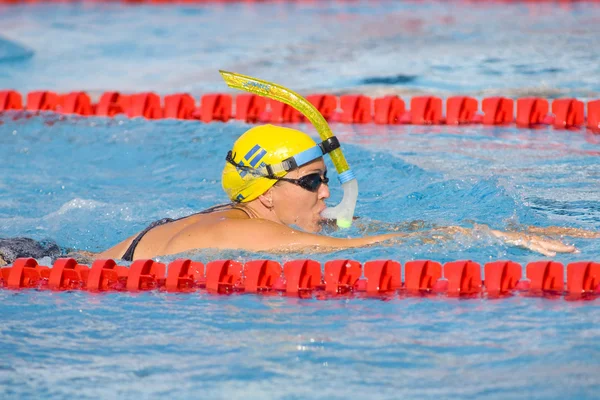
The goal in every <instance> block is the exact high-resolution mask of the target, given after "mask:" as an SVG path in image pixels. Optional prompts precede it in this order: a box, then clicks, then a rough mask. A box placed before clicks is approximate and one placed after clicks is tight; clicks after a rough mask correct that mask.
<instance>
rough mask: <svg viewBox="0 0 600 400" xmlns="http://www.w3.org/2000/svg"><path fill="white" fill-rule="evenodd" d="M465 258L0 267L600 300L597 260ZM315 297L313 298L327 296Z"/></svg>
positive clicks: (341, 289) (160, 281) (306, 289)
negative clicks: (522, 261) (403, 261)
mask: <svg viewBox="0 0 600 400" xmlns="http://www.w3.org/2000/svg"><path fill="white" fill-rule="evenodd" d="M483 271H484V278H485V279H482V274H481V272H482V269H481V266H480V264H478V263H476V262H474V261H471V260H461V261H451V262H447V263H445V264H444V265H442V264H440V263H438V262H436V261H431V260H415V261H408V262H407V263H406V265H405V266H404V276H405V280H404V282H402V264H400V263H399V262H397V261H394V260H374V261H367V262H365V263H364V265H363V264H361V263H360V262H358V261H355V260H331V261H327V262H326V263H325V265H324V274H323V273H322V270H321V264H320V263H319V262H317V261H314V260H308V259H307V260H292V261H288V262H286V263H285V264H284V265H283V267H282V266H281V264H280V263H278V262H277V261H273V260H252V261H248V262H246V263H244V264H242V263H240V262H238V261H234V260H217V261H211V262H209V263H208V264H206V268H205V266H204V264H203V263H201V262H198V261H192V260H189V259H178V260H175V261H173V262H171V263H170V264H169V265H168V266H166V265H165V264H163V263H160V262H156V261H153V260H136V261H135V262H133V263H132V264H131V265H130V266H129V267H125V266H121V265H117V263H116V262H115V261H114V260H110V259H109V260H96V261H94V263H93V264H92V266H91V268H90V267H88V266H87V265H81V264H78V263H77V261H75V260H74V259H71V258H63V259H58V260H56V261H55V263H54V265H53V266H52V268H50V267H47V266H43V265H38V263H37V261H36V260H35V259H33V258H20V259H17V260H15V262H14V263H13V264H12V265H11V266H8V267H5V268H2V269H1V270H0V272H1V273H0V287H2V288H6V289H13V290H16V289H27V288H36V289H42V290H43V289H46V290H58V291H60V290H87V291H91V292H99V291H129V292H138V291H146V290H164V291H167V292H193V291H197V290H207V291H208V292H209V293H213V294H231V293H242V292H245V293H260V294H274V293H282V294H284V295H287V296H299V297H311V296H313V295H315V294H318V293H324V294H325V295H326V297H331V296H338V295H344V296H348V295H360V294H361V293H362V294H363V295H366V296H386V297H389V296H393V295H395V294H398V295H401V296H427V295H437V296H439V295H446V296H448V297H461V298H475V297H481V296H487V297H489V298H500V297H506V296H511V295H515V294H522V295H525V296H552V297H556V296H560V295H564V296H565V298H566V299H567V300H582V299H585V300H590V299H596V298H598V297H600V263H599V262H593V261H580V262H573V263H570V264H568V265H567V269H566V271H567V280H566V290H565V281H564V272H565V268H564V266H563V264H561V263H558V262H555V261H535V262H530V263H528V264H527V265H526V268H525V271H526V279H522V267H521V265H520V264H518V263H516V262H513V261H510V260H506V261H494V262H489V263H487V264H485V265H484V267H483ZM326 297H323V296H321V295H319V296H317V298H326Z"/></svg>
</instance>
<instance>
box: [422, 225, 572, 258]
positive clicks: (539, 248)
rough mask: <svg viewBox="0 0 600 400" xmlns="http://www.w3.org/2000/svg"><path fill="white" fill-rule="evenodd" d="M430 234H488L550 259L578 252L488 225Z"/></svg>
mask: <svg viewBox="0 0 600 400" xmlns="http://www.w3.org/2000/svg"><path fill="white" fill-rule="evenodd" d="M430 232H433V233H434V234H435V232H438V233H450V234H455V233H461V234H464V235H470V236H475V235H477V234H481V233H488V234H490V235H492V236H494V237H496V238H498V239H500V240H503V241H504V242H505V243H507V244H510V245H513V246H517V247H522V248H525V249H528V250H531V251H534V252H536V253H540V254H543V255H545V256H548V257H552V256H555V255H556V253H574V252H577V249H576V248H575V246H570V245H566V244H564V243H562V242H560V241H558V240H554V239H548V238H544V237H541V236H536V235H530V234H527V233H523V232H504V231H499V230H496V229H490V228H489V227H488V226H486V225H480V224H475V228H474V229H469V228H463V227H460V226H448V227H443V228H436V229H432V230H431V231H430Z"/></svg>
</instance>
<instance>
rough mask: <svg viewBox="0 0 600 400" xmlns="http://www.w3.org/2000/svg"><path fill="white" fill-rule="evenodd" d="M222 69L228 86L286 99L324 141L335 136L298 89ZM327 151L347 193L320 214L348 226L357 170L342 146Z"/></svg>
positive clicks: (353, 199)
mask: <svg viewBox="0 0 600 400" xmlns="http://www.w3.org/2000/svg"><path fill="white" fill-rule="evenodd" d="M219 72H220V73H221V76H222V77H223V79H224V80H225V83H227V86H229V87H231V88H234V89H239V90H244V91H246V92H250V93H254V94H257V95H259V96H263V97H267V98H270V99H274V100H277V101H280V102H282V103H285V104H287V105H289V106H290V107H293V108H295V109H296V110H298V111H300V112H301V113H302V114H303V115H304V116H305V117H306V119H308V120H309V121H310V123H311V124H312V125H313V126H314V127H315V129H316V130H317V132H318V133H319V136H320V137H321V139H322V140H323V141H326V140H328V139H330V138H334V139H335V137H334V135H333V132H332V131H331V128H330V127H329V124H327V121H326V120H325V118H323V116H322V115H321V113H320V112H319V110H317V109H316V108H315V106H313V105H312V104H311V103H310V102H309V101H308V100H306V99H305V98H304V97H302V96H300V95H299V94H298V93H296V92H294V91H292V90H290V89H287V88H285V87H283V86H280V85H277V84H275V83H271V82H267V81H263V80H260V79H256V78H252V77H250V76H245V75H240V74H236V73H233V72H227V71H221V70H220V71H219ZM328 154H329V156H330V157H331V160H332V161H333V165H334V166H335V169H336V171H337V173H338V175H339V180H340V183H341V184H342V189H343V190H344V197H343V198H342V201H341V202H340V204H338V205H337V206H335V207H327V208H326V209H325V210H324V211H323V212H322V213H321V216H322V217H324V218H329V219H335V220H336V222H337V225H338V226H339V227H340V228H349V227H350V226H351V225H352V219H353V216H354V208H355V207H356V199H357V198H358V182H357V181H356V176H355V175H354V172H353V171H352V170H351V169H350V167H349V166H348V163H347V162H346V159H345V158H344V154H343V153H342V149H341V148H337V149H335V150H333V151H331V152H329V153H328Z"/></svg>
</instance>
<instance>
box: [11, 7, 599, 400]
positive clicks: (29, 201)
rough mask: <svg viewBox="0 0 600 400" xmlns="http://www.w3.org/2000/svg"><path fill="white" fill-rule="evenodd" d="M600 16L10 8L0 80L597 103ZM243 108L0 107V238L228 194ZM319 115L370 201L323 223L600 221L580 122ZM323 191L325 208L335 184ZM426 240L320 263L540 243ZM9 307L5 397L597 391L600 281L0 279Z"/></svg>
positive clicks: (127, 217)
mask: <svg viewBox="0 0 600 400" xmlns="http://www.w3.org/2000/svg"><path fill="white" fill-rule="evenodd" d="M490 15H494V18H489V16H490ZM506 20H510V21H511V24H506V23H505V21H506ZM259 21H269V22H270V23H268V24H267V23H260V24H259V23H258V22H259ZM599 21H600V7H598V6H596V5H594V4H588V3H577V4H575V5H568V6H566V5H562V4H558V3H550V4H541V5H540V4H526V5H524V4H516V5H513V4H504V3H503V4H497V5H496V4H486V5H474V4H472V3H471V2H451V3H432V2H414V3H413V2H406V3H400V2H376V3H373V2H360V1H359V2H352V3H348V4H344V3H341V2H318V3H317V4H305V5H303V4H289V3H285V4H284V3H266V4H257V5H249V4H233V5H223V4H220V5H207V6H177V7H175V6H168V7H167V6H164V7H162V6H141V7H123V6H119V5H106V4H70V5H67V4H64V5H54V6H50V5H27V6H15V7H5V6H0V87H6V88H8V87H10V88H14V89H17V90H19V91H21V92H22V93H26V92H27V91H29V90H33V89H40V88H47V89H52V90H56V91H59V92H66V91H69V90H74V89H84V90H88V91H90V92H91V93H92V95H95V96H97V95H98V93H100V92H102V91H104V90H109V89H120V90H124V91H135V90H149V89H152V90H156V91H157V92H159V93H161V94H167V93H173V92H178V91H189V92H190V93H192V94H194V95H196V96H198V95H199V94H201V93H206V92H209V91H224V92H225V91H228V90H227V89H225V87H224V85H223V84H222V82H221V81H220V80H219V77H218V75H217V72H216V70H217V69H218V68H222V69H228V70H233V71H238V72H242V73H248V74H252V75H256V76H260V77H264V78H265V79H271V80H274V81H278V82H280V83H282V84H285V85H287V86H290V87H292V88H294V89H298V90H300V91H302V92H303V93H309V92H317V91H328V92H331V93H343V92H352V91H359V92H362V93H370V94H373V95H376V94H381V93H399V94H401V95H404V96H410V95H413V94H417V93H422V92H427V93H432V94H437V95H440V96H444V97H446V96H448V95H452V94H471V95H474V96H476V97H478V98H481V97H482V96H484V95H485V96H487V95H493V94H503V95H509V96H515V97H516V96H519V95H523V94H539V95H543V96H547V97H558V96H565V95H568V96H578V97H580V98H582V99H591V98H598V97H600V96H599V93H600V83H599V81H598V78H597V77H598V76H599V74H598V72H600V71H599V68H600V67H599V66H600V62H599V61H600V59H599V57H600V56H599V55H598V53H597V52H593V51H591V49H592V48H593V46H592V44H593V43H595V40H596V39H595V38H597V37H598V34H600V32H599V29H600V28H598V27H599V26H600V24H598V22H599ZM315 24H317V25H315ZM315 26H317V27H318V28H319V29H316V27H315ZM292 33H293V35H292ZM248 127H249V126H248V125H246V124H243V123H239V122H231V123H227V124H221V123H213V124H201V123H197V122H190V121H175V120H163V121H145V120H142V119H126V118H120V117H119V118H116V119H103V118H82V117H74V116H68V117H66V116H58V115H55V114H51V113H49V114H46V113H44V114H42V115H36V116H29V117H28V118H25V117H24V116H23V115H21V114H19V113H14V112H11V113H6V114H4V115H0V160H2V161H1V163H0V165H1V167H0V171H1V172H2V173H1V174H0V237H12V236H29V237H33V238H35V239H46V238H50V239H53V240H55V241H57V242H58V243H59V244H60V245H61V246H63V247H65V248H75V249H85V250H91V251H99V250H103V249H105V248H107V247H108V246H111V245H113V244H114V243H116V242H118V241H120V240H122V239H123V238H125V237H127V236H130V235H132V234H134V233H135V232H137V231H139V230H140V229H142V228H143V227H145V226H146V225H147V224H148V223H149V222H151V221H154V220H156V219H160V218H164V217H179V216H184V215H187V214H190V213H192V212H195V211H197V210H200V209H202V208H205V207H208V206H211V205H213V204H215V203H219V202H224V201H226V197H225V195H224V193H223V192H222V189H221V188H220V182H219V179H220V172H221V169H222V167H223V165H224V157H225V154H226V152H227V151H228V150H229V149H230V146H231V144H232V142H233V141H234V140H235V138H236V137H237V136H238V135H239V134H240V133H242V132H243V131H244V130H245V129H247V128H248ZM298 127H300V128H301V129H304V130H306V131H308V132H309V133H311V134H314V131H313V130H312V129H311V128H310V127H309V126H306V125H299V126H298ZM332 128H333V130H334V132H336V134H337V135H338V137H339V138H340V140H341V142H342V144H343V148H344V152H345V154H346V157H347V158H348V160H349V162H350V165H351V166H352V167H353V168H354V169H355V171H356V174H357V177H358V180H359V185H360V199H359V204H358V207H357V214H358V215H359V216H360V217H361V219H360V221H359V222H360V223H359V224H357V225H356V226H354V227H353V228H352V229H351V230H350V231H342V232H331V234H332V235H336V236H345V235H351V236H357V235H362V234H367V233H379V232H387V231H389V230H393V229H400V230H406V229H407V226H406V223H408V222H411V221H422V224H423V230H426V229H427V228H429V227H431V226H445V225H460V226H467V227H469V226H472V224H473V222H476V223H480V224H487V225H489V226H491V227H493V228H498V229H506V228H523V227H524V226H528V225H535V226H542V227H547V226H567V227H576V228H581V229H588V230H592V231H599V230H600V186H599V185H598V182H599V178H600V166H599V163H598V157H599V155H600V136H597V135H593V134H591V133H590V132H587V131H585V130H580V131H556V130H553V129H551V128H544V129H536V130H523V129H516V128H515V127H514V126H509V127H492V128H489V127H481V126H474V127H460V128H456V127H416V126H375V125H364V126H357V125H354V126H350V125H338V124H333V125H332ZM327 162H328V166H329V167H330V170H331V171H332V172H333V168H332V166H331V164H330V163H329V161H328V160H327ZM331 175H333V176H334V177H335V173H332V174H331ZM333 181H335V179H334V180H333ZM331 189H332V198H331V202H332V203H335V202H336V201H337V200H339V199H340V197H341V192H340V190H339V187H338V185H337V184H333V185H331ZM428 237H429V236H427V235H424V236H423V237H420V238H415V239H411V240H408V241H406V242H404V243H396V244H393V245H386V246H376V247H372V248H368V249H360V250H352V251H340V252H336V253H334V254H319V255H314V256H313V257H312V258H314V259H317V260H319V261H325V260H329V259H332V258H352V259H356V260H359V261H367V260H373V259H379V258H392V259H395V260H398V261H401V262H403V263H404V262H405V261H408V260H411V259H423V258H428V259H434V260H437V261H440V262H445V261H450V260H457V259H472V260H474V261H477V262H480V263H482V264H483V263H485V262H487V261H491V260H497V259H512V260H514V261H518V262H520V263H522V264H523V265H524V264H526V263H527V262H529V261H534V260H540V259H545V258H546V257H543V256H541V255H538V254H535V253H533V252H530V251H528V250H524V249H520V248H516V247H512V246H507V245H506V244H504V243H502V242H501V241H499V240H497V239H495V238H492V237H490V235H488V234H487V233H486V232H485V231H484V230H479V231H477V232H476V234H475V235H474V236H463V235H453V236H450V237H449V238H447V240H446V241H433V242H432V241H430V240H423V239H424V238H425V239H427V238H428ZM562 240H564V241H565V242H567V243H573V244H575V245H576V246H577V248H578V249H579V250H580V253H579V254H567V255H557V256H556V257H553V259H555V260H558V261H561V262H563V263H569V262H572V261H578V260H596V261H598V259H599V258H600V257H599V255H600V241H599V240H598V239H573V238H568V237H565V238H563V239H562ZM179 256H181V255H179ZM183 256H185V257H190V258H194V259H197V260H201V261H208V260H213V259H216V258H234V259H237V260H240V261H245V260H249V259H252V258H257V257H265V256H268V255H265V254H251V253H245V252H233V251H221V252H218V251H215V250H204V251H197V252H190V253H186V254H183ZM300 256H301V257H306V255H298V254H289V255H277V256H274V257H273V256H271V257H272V258H275V259H277V260H279V261H286V260H289V259H293V258H296V257H300ZM175 257H176V256H170V257H160V258H159V260H160V261H163V262H168V261H170V260H172V259H174V258H175ZM40 262H43V263H46V264H48V263H49V262H50V260H40ZM0 318H1V323H0V397H2V398H31V397H35V398H67V397H69V398H72V397H75V396H76V397H79V398H98V397H102V398H114V397H125V398H139V397H141V398H158V397H169V398H190V397H202V398H241V397H244V398H246V397H248V398H286V399H294V398H348V397H352V396H354V397H367V396H368V397H370V398H371V397H372V398H394V399H395V398H425V399H427V398H436V399H437V398H456V397H460V398H493V399H505V398H524V399H525V398H526V399H530V398H544V399H547V398H556V399H559V398H560V399H562V398H596V397H597V393H598V391H599V390H600V379H599V378H598V376H599V372H600V361H599V360H600V346H599V345H598V343H600V341H599V340H600V330H599V329H598V324H599V323H600V309H599V307H598V300H595V301H591V302H567V301H565V300H564V299H558V300H557V299H554V300H552V299H542V298H526V297H519V296H518V297H513V298H509V299H503V300H498V301H493V300H487V299H481V300H457V299H453V300H451V299H446V298H443V297H442V298H427V299H415V298H402V299H401V298H395V299H387V301H379V300H374V299H359V298H356V299H340V300H329V301H320V300H316V299H302V300H301V299H293V298H282V297H260V296H253V295H234V296H222V297H218V296H216V297H215V296H211V295H208V294H205V293H201V292H198V293H196V294H184V295H173V294H168V295H167V294H164V293H160V292H152V293H144V294H138V295H131V294H123V293H119V294H103V295H92V294H88V293H78V292H68V293H51V292H40V291H22V292H12V291H7V290H1V291H0Z"/></svg>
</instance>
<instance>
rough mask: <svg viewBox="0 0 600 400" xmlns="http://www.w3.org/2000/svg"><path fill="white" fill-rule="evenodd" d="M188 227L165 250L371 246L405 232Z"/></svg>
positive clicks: (251, 223) (246, 223)
mask: <svg viewBox="0 0 600 400" xmlns="http://www.w3.org/2000/svg"><path fill="white" fill-rule="evenodd" d="M193 229H194V227H190V229H184V230H183V231H181V232H180V233H179V234H177V235H176V236H175V237H174V238H173V239H171V240H170V241H169V243H168V244H167V246H166V248H165V249H164V253H165V254H175V253H179V252H182V251H187V250H190V249H193V248H209V247H212V248H220V249H238V250H250V251H302V250H307V249H310V250H311V251H327V250H332V249H347V248H356V247H364V246H369V245H372V244H375V243H380V242H383V241H386V240H390V239H393V238H396V237H399V236H404V235H403V234H398V233H391V234H384V235H375V236H366V237H359V238H347V239H346V238H334V237H329V236H323V235H317V234H313V233H307V232H302V231H298V230H295V229H292V228H290V227H288V226H285V225H281V224H277V223H275V222H271V221H267V220H259V219H249V220H248V219H245V220H244V219H239V220H226V221H221V222H220V223H219V224H218V225H216V226H214V227H213V228H212V229H211V232H210V236H209V237H205V240H201V239H199V237H200V236H199V235H198V234H197V233H196V232H194V231H193Z"/></svg>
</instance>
